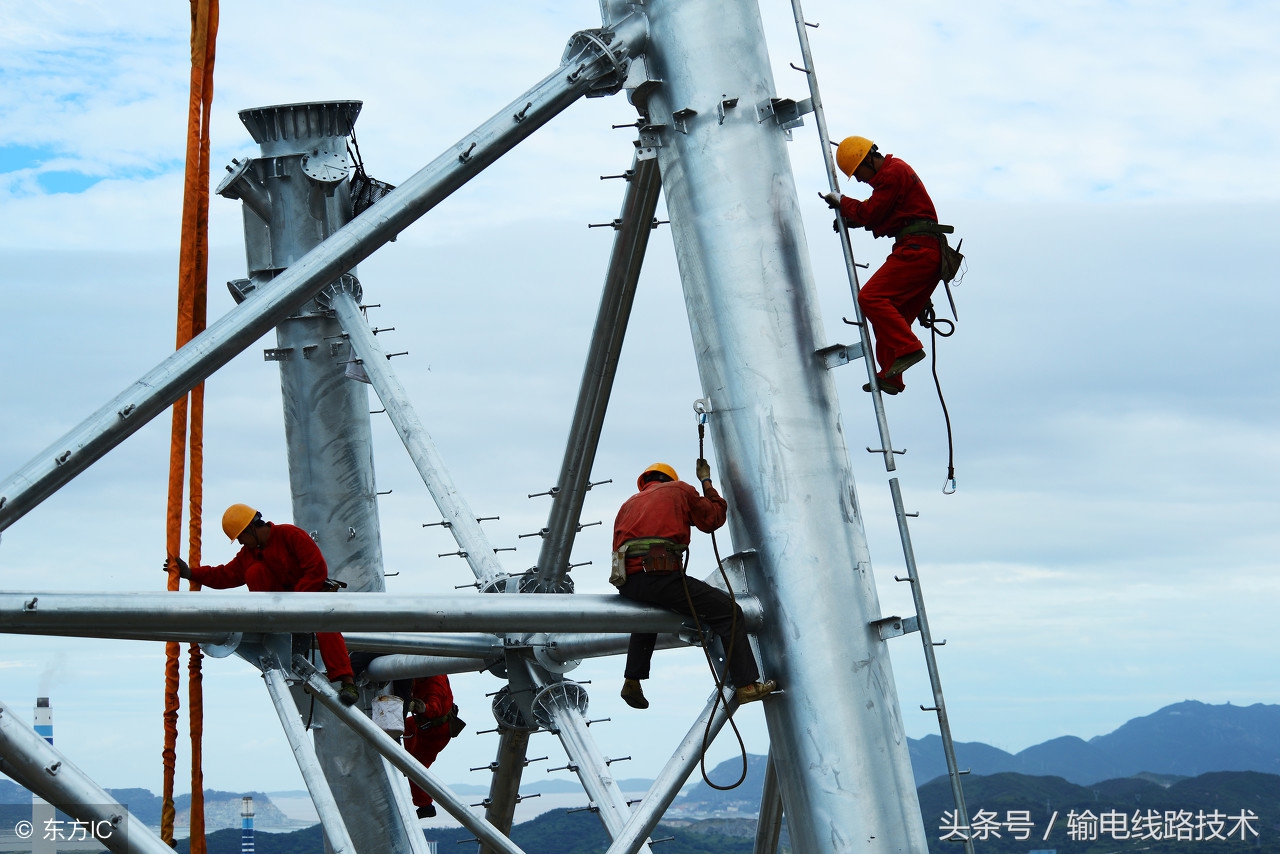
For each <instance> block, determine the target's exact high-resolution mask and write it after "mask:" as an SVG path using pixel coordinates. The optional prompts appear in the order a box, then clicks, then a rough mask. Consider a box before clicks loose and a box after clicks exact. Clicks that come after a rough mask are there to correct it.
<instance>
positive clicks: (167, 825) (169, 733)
mask: <svg viewBox="0 0 1280 854" xmlns="http://www.w3.org/2000/svg"><path fill="white" fill-rule="evenodd" d="M217 34H218V2H217V0H191V97H190V100H189V101H188V105H187V165H186V175H185V183H184V188H183V202H182V240H181V249H180V253H179V262H178V311H177V315H178V317H177V334H176V342H175V343H176V346H177V347H178V348H181V347H182V346H183V345H185V344H186V343H187V342H188V341H190V340H191V339H192V338H194V337H195V336H196V335H199V334H200V333H201V332H203V331H204V328H205V323H206V313H207V303H208V265H209V157H210V154H209V140H210V132H209V123H210V122H209V120H210V113H211V109H212V106H213V65H214V53H215V51H214V46H215V44H216V42H217ZM189 414H190V455H191V483H190V492H189V501H190V504H189V511H188V513H189V515H188V533H187V539H188V559H187V562H188V563H189V564H191V565H193V566H198V565H199V564H200V547H201V521H202V517H203V506H202V502H203V498H204V485H203V468H204V385H203V384H201V385H198V386H196V387H195V388H194V389H193V390H192V392H191V395H190V413H189ZM187 420H188V398H187V397H183V398H182V399H181V400H179V401H177V402H176V403H175V404H174V407H173V420H172V424H171V429H170V437H169V489H168V504H167V508H166V520H165V521H166V527H165V550H166V552H167V553H168V555H169V556H170V557H177V556H178V554H179V551H180V550H181V547H182V542H181V539H182V495H183V476H184V474H185V471H184V470H185V465H186V458H187V453H188V440H187V430H188V423H187ZM169 589H170V590H177V589H178V576H177V573H176V572H173V573H170V576H169ZM191 589H193V590H198V589H199V585H196V584H192V585H191ZM165 654H166V661H165V713H164V748H163V750H162V753H161V755H162V759H163V762H164V795H163V796H164V803H163V806H162V808H161V819H160V821H161V827H160V833H161V838H163V839H164V840H165V841H166V842H169V843H170V844H172V842H173V823H174V817H175V810H174V804H173V784H174V770H175V768H174V766H175V764H176V760H175V753H176V746H177V736H178V728H177V721H178V644H176V643H171V644H166V645H165ZM201 657H202V653H201V652H200V647H199V646H198V645H197V644H192V645H191V648H190V659H189V662H188V703H189V711H188V722H189V728H190V735H191V854H205V835H204V834H205V828H204V772H203V768H202V759H203V747H202V740H203V732H204V723H203V714H204V707H203V689H202V683H201Z"/></svg>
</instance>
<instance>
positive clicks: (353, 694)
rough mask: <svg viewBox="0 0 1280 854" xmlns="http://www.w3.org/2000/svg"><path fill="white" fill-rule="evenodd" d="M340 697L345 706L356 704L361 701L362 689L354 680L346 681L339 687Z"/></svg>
mask: <svg viewBox="0 0 1280 854" xmlns="http://www.w3.org/2000/svg"><path fill="white" fill-rule="evenodd" d="M338 699H339V700H341V701H342V705H344V706H354V705H355V704H356V703H358V702H360V689H359V688H357V687H356V686H355V684H354V683H352V682H344V683H342V687H341V688H339V689H338Z"/></svg>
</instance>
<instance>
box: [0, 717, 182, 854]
mask: <svg viewBox="0 0 1280 854" xmlns="http://www.w3.org/2000/svg"><path fill="white" fill-rule="evenodd" d="M0 771H2V772H4V773H5V774H6V775H8V776H9V777H11V778H12V779H13V780H15V781H17V782H18V783H19V784H21V785H22V786H23V788H25V789H28V790H29V791H31V792H33V793H35V794H37V795H39V796H40V797H42V798H44V799H45V800H46V801H48V802H49V803H51V804H53V805H54V806H56V807H57V808H58V809H60V810H62V811H63V812H65V813H66V814H67V815H69V816H71V817H72V818H74V819H77V820H79V821H83V822H88V823H90V824H92V825H93V826H94V827H95V828H97V827H101V830H102V832H101V833H96V834H95V835H96V836H98V838H99V839H100V840H101V841H102V843H103V844H104V845H105V846H106V847H107V849H108V850H110V851H112V852H114V854H173V849H172V848H170V847H169V846H168V845H166V844H165V842H164V840H162V839H161V838H160V837H159V836H156V834H155V833H154V832H152V830H151V829H150V828H148V827H147V826H146V825H145V824H143V823H142V822H140V821H138V820H137V819H135V818H134V817H133V816H132V815H131V814H130V813H129V811H128V810H127V809H125V808H124V807H123V806H121V805H120V804H119V803H118V802H117V801H116V799H115V798H113V797H111V795H109V794H107V792H106V790H104V789H103V788H102V787H101V786H99V785H98V784H97V783H94V782H93V781H92V780H91V779H89V777H87V776H86V775H85V773H84V772H83V771H81V770H80V769H79V768H77V767H76V765H75V763H73V762H72V761H71V760H70V759H68V758H67V757H66V756H64V755H62V753H61V752H60V751H58V750H57V749H55V748H54V746H53V745H52V744H50V743H49V742H47V741H45V740H44V738H43V737H42V736H41V735H39V734H38V733H37V732H36V731H35V730H34V729H33V728H32V727H31V725H30V724H28V723H27V722H26V721H25V720H23V719H22V718H20V717H19V716H18V715H16V714H14V712H13V710H12V709H11V708H10V707H9V706H6V705H5V704H4V703H0ZM99 823H105V824H101V825H100V824H99ZM108 829H109V830H110V831H111V832H110V833H108V832H107V831H108ZM117 831H122V832H117ZM126 842H127V844H126Z"/></svg>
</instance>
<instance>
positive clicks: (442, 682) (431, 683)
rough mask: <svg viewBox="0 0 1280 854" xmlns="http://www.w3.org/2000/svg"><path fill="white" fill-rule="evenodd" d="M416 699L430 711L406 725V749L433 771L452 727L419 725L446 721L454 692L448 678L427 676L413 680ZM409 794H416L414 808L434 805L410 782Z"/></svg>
mask: <svg viewBox="0 0 1280 854" xmlns="http://www.w3.org/2000/svg"><path fill="white" fill-rule="evenodd" d="M413 699H415V700H421V701H422V702H423V703H425V704H426V706H427V709H426V711H424V712H420V713H418V714H416V715H409V717H408V719H407V720H406V721H405V726H404V747H405V750H408V751H409V753H410V754H412V755H413V758H414V759H417V760H418V761H419V762H421V763H422V764H423V765H425V766H427V767H428V768H430V767H431V763H432V762H435V761H436V757H437V756H439V755H440V751H441V750H444V748H445V745H447V744H448V743H449V739H450V737H451V736H450V735H449V724H448V723H443V724H437V725H436V726H432V727H427V728H426V729H421V728H420V727H419V726H418V724H419V722H420V721H421V722H426V721H429V720H432V719H433V718H441V717H444V716H445V715H446V714H448V713H449V710H450V709H452V708H453V688H452V687H450V685H449V677H448V676H426V677H423V678H420V679H415V680H413ZM409 790H410V791H411V792H412V793H413V805H414V806H415V807H425V806H427V805H429V804H431V803H432V801H431V796H430V795H428V794H427V793H426V791H424V790H423V789H421V788H420V787H419V786H418V784H417V783H415V782H413V781H412V780H410V781H409Z"/></svg>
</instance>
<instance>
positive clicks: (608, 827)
mask: <svg viewBox="0 0 1280 854" xmlns="http://www.w3.org/2000/svg"><path fill="white" fill-rule="evenodd" d="M524 664H525V665H526V667H527V669H528V672H529V676H530V678H531V680H532V682H533V684H534V685H535V686H536V687H537V688H545V687H546V686H548V685H550V684H551V680H550V679H548V678H547V674H546V673H545V672H544V671H543V670H542V669H541V668H539V667H537V666H536V665H534V664H532V663H530V662H528V661H527V660H525V661H524ZM545 711H546V712H547V713H548V714H549V715H550V717H551V723H552V726H551V729H552V731H553V732H555V734H556V737H557V738H559V739H560V744H561V746H562V747H564V752H565V755H566V756H567V757H569V765H570V770H572V771H573V772H574V773H575V774H577V775H578V780H579V782H581V783H582V788H583V790H585V791H586V793H587V797H588V798H589V799H590V801H591V805H592V806H593V807H594V808H595V812H596V814H597V815H598V816H600V821H601V822H603V824H604V829H605V832H607V833H608V834H609V837H610V839H613V838H615V837H617V835H618V834H619V833H621V832H622V829H623V828H624V827H625V826H626V823H627V819H628V818H629V817H630V815H631V807H630V806H629V805H628V804H627V796H626V795H625V794H623V792H622V789H621V788H619V787H618V781H617V780H616V779H615V778H614V776H613V771H612V770H610V767H609V764H608V763H607V762H606V761H605V758H604V755H603V754H602V753H601V752H600V748H599V747H597V746H596V742H595V739H594V738H592V737H591V731H590V730H589V729H588V727H587V721H586V718H584V717H583V716H582V712H580V711H579V710H578V709H577V708H576V707H574V706H572V705H570V704H569V703H568V702H567V701H566V700H565V698H564V696H563V695H561V694H559V693H556V692H552V693H551V695H550V697H549V700H548V702H547V704H546V706H545ZM642 850H644V851H648V850H649V848H648V845H643V846H642Z"/></svg>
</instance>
